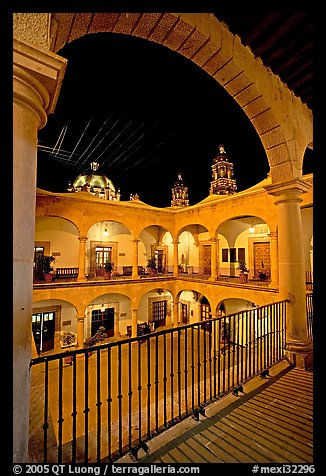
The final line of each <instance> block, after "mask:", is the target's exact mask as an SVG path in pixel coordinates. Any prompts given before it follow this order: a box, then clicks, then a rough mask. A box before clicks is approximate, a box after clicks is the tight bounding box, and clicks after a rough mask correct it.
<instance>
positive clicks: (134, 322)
mask: <svg viewBox="0 0 326 476" xmlns="http://www.w3.org/2000/svg"><path fill="white" fill-rule="evenodd" d="M131 314H132V315H131V337H137V323H138V309H132V310H131Z"/></svg>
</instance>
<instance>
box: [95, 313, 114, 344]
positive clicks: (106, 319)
mask: <svg viewBox="0 0 326 476" xmlns="http://www.w3.org/2000/svg"><path fill="white" fill-rule="evenodd" d="M101 326H102V327H104V329H105V332H106V335H107V337H113V336H114V307H108V308H105V309H103V308H101V309H94V310H93V311H92V324H91V335H92V336H93V335H94V334H95V333H96V331H97V330H98V329H99V327H101Z"/></svg>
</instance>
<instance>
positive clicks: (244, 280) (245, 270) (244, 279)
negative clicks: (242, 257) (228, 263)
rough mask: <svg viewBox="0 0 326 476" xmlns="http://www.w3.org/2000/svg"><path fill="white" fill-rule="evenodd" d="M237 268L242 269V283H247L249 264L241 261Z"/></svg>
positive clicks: (240, 274) (240, 275)
mask: <svg viewBox="0 0 326 476" xmlns="http://www.w3.org/2000/svg"><path fill="white" fill-rule="evenodd" d="M237 269H238V270H239V271H240V273H239V278H240V283H247V282H248V274H249V269H248V268H247V264H246V263H245V262H244V261H239V266H238V267H237Z"/></svg>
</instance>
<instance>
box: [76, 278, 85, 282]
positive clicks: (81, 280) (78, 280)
mask: <svg viewBox="0 0 326 476" xmlns="http://www.w3.org/2000/svg"><path fill="white" fill-rule="evenodd" d="M86 281H87V278H86V277H84V278H82V277H80V278H77V283H86Z"/></svg>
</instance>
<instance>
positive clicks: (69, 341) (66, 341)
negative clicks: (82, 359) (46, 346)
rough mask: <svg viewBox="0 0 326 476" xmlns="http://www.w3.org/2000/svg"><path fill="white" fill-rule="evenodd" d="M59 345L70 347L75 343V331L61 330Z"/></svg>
mask: <svg viewBox="0 0 326 476" xmlns="http://www.w3.org/2000/svg"><path fill="white" fill-rule="evenodd" d="M60 342H61V347H62V348H63V347H72V346H75V345H76V344H77V334H76V333H75V332H62V333H61V336H60Z"/></svg>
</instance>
